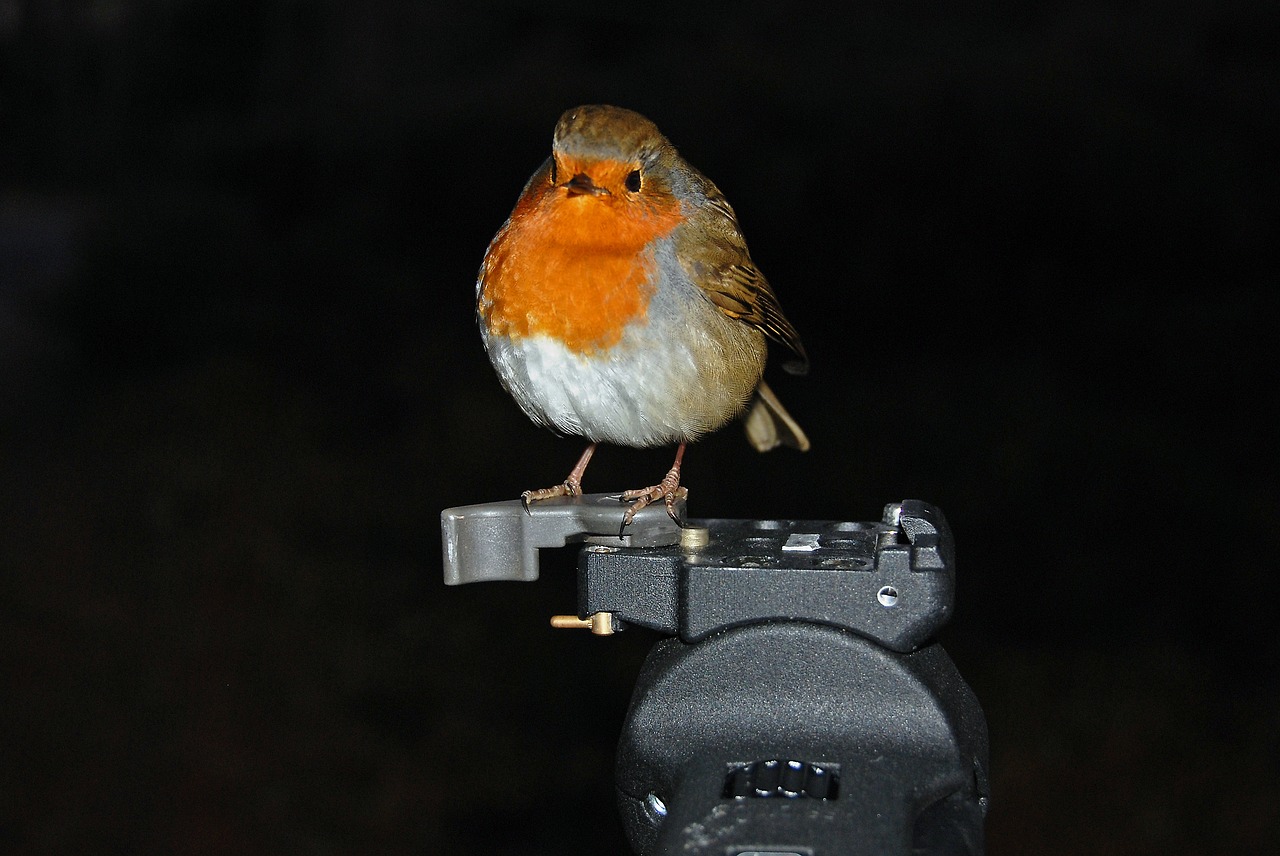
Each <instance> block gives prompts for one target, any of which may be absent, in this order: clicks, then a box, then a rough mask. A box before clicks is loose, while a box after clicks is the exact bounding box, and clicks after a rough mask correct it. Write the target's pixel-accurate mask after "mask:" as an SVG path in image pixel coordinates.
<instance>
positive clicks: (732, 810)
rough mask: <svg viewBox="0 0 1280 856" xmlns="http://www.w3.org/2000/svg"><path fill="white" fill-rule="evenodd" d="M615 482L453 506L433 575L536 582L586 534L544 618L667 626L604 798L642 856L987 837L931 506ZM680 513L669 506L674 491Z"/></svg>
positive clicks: (966, 843) (982, 744) (941, 532)
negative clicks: (543, 559)
mask: <svg viewBox="0 0 1280 856" xmlns="http://www.w3.org/2000/svg"><path fill="white" fill-rule="evenodd" d="M625 509H626V506H624V505H622V504H621V503H619V502H618V501H617V498H616V497H614V496H608V495H604V494H596V495H591V496H585V497H574V498H563V499H555V500H547V501H544V502H538V503H535V504H533V505H532V506H531V507H530V508H529V509H528V510H527V511H526V510H525V509H524V507H523V506H522V505H521V504H520V503H519V502H518V501H510V502H496V503H488V504H485V505H476V506H466V507H461V508H452V509H447V510H445V511H444V512H443V513H442V515H441V525H442V532H443V537H444V555H445V565H444V574H445V581H446V582H447V583H450V584H459V583H466V582H477V581H483V580H500V579H512V580H534V579H536V578H537V576H538V563H537V551H538V550H539V549H543V548H549V547H561V546H565V545H566V544H568V543H573V542H581V543H583V545H584V546H583V547H582V549H581V551H580V553H579V560H578V613H577V615H576V616H557V617H555V618H553V624H555V625H556V626H562V627H565V626H582V627H589V628H591V629H592V631H593V632H595V633H597V634H601V635H608V634H610V633H613V632H616V631H618V630H621V629H624V628H625V627H627V626H629V625H636V626H641V627H647V628H649V629H651V630H654V631H657V632H658V633H661V634H663V635H664V636H666V637H667V638H664V639H663V640H661V641H659V642H658V643H657V644H656V645H655V646H654V648H653V650H652V651H651V652H650V654H649V657H648V659H647V660H646V662H645V664H644V666H643V668H642V669H641V673H640V675H639V677H638V678H637V682H636V689H635V693H634V694H633V696H632V701H631V707H630V710H629V711H628V714H627V719H626V722H625V724H624V727H623V734H622V738H621V740H620V742H619V747H618V758H617V770H616V783H617V788H618V804H619V810H620V813H621V815H622V819H623V824H624V826H625V828H626V832H627V836H628V840H629V841H630V843H631V846H632V848H633V850H634V851H635V852H636V853H638V854H644V856H649V854H667V853H671V854H674V853H706V854H716V856H722V854H728V856H786V855H787V854H803V856H823V854H836V853H839V854H868V856H870V854H895V853H901V854H907V853H947V854H979V853H981V852H982V822H983V819H984V817H985V814H986V808H987V801H988V793H989V791H988V784H987V773H986V770H987V733H986V721H985V719H984V717H983V715H982V710H981V708H980V706H979V705H978V702H977V699H976V697H975V696H974V695H973V692H972V691H971V690H970V689H969V687H968V686H967V685H966V684H965V683H964V681H963V679H962V678H961V677H960V675H959V673H958V672H957V670H956V668H955V666H954V664H953V663H952V662H951V660H950V658H949V657H948V656H947V655H946V652H944V651H943V650H942V648H941V647H940V646H939V645H938V644H937V643H936V642H934V641H932V640H933V638H934V635H935V634H936V632H937V630H938V629H939V628H940V627H941V626H942V625H943V624H944V623H945V622H946V621H947V619H948V618H949V617H950V614H951V611H952V607H953V604H954V593H955V553H954V545H953V542H952V538H951V532H950V530H949V528H948V527H947V523H946V520H945V519H944V517H943V516H942V513H941V512H940V511H939V510H938V509H936V508H934V507H933V506H930V505H927V504H925V503H923V502H919V501H915V500H906V501H903V502H900V503H892V504H890V505H888V506H886V507H885V511H884V515H883V517H882V519H881V520H879V521H875V522H865V523H863V522H839V521H794V520H715V519H712V520H694V521H691V522H690V524H689V525H688V526H686V527H685V528H681V527H679V526H677V525H676V524H675V523H674V522H673V521H672V520H671V519H670V517H668V515H667V514H666V511H665V509H663V508H652V507H651V508H646V509H643V510H642V511H641V512H640V513H639V514H637V515H636V518H635V521H634V522H633V523H632V524H631V525H629V526H628V527H627V529H626V533H625V534H624V535H622V536H619V535H618V534H617V533H618V532H619V525H620V521H621V517H622V514H623V512H624V511H625ZM681 511H683V509H681Z"/></svg>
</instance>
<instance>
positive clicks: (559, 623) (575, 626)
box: [551, 612, 614, 636]
mask: <svg viewBox="0 0 1280 856" xmlns="http://www.w3.org/2000/svg"><path fill="white" fill-rule="evenodd" d="M551 626H552V627H554V628H556V629H557V630H579V629H582V630H590V631H591V632H592V633H594V634H596V635H597V636H611V635H612V634H613V632H614V626H613V613H612V612H594V613H592V614H591V615H589V616H587V617H586V618H579V617H578V616H576V615H553V616H551Z"/></svg>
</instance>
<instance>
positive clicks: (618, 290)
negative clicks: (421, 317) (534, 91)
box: [476, 104, 810, 532]
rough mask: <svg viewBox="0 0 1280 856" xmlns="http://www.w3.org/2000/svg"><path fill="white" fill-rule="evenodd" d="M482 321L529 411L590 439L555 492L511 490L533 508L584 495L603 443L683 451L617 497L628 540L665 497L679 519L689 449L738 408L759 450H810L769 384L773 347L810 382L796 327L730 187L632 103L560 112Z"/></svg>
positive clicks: (486, 296)
mask: <svg viewBox="0 0 1280 856" xmlns="http://www.w3.org/2000/svg"><path fill="white" fill-rule="evenodd" d="M476 320H477V323H478V325H479V328H480V332H481V337H482V339H483V342H484V347H485V351H486V352H487V354H488V356H489V359H490V361H491V362H492V363H493V367H494V369H495V370H496V372H497V375H498V378H499V380H500V381H501V383H502V385H503V387H504V388H505V389H506V390H507V392H508V393H510V394H511V396H512V397H513V398H514V399H515V400H516V403H517V404H518V405H519V406H520V408H521V409H522V410H523V411H524V413H525V414H526V415H527V416H528V417H529V418H530V419H532V420H533V421H534V422H535V423H537V424H539V425H541V426H544V427H547V428H550V429H552V430H553V431H555V432H557V433H560V434H566V435H574V436H579V437H582V438H585V439H586V440H587V441H588V442H589V445H588V446H587V448H586V450H585V451H584V452H583V453H582V456H581V458H580V459H579V460H578V463H577V464H576V465H575V466H574V468H573V469H572V470H571V471H570V473H569V475H568V476H567V477H566V478H565V480H564V481H563V482H562V483H560V484H558V485H555V486H553V487H549V488H542V489H538V490H528V491H525V492H524V493H523V494H522V495H521V501H522V502H523V503H524V507H525V509H526V511H527V510H528V509H529V505H530V503H533V502H539V501H542V500H545V499H549V498H552V497H558V496H579V495H581V493H582V479H583V475H584V473H585V472H586V468H587V464H588V463H589V462H590V460H591V457H592V455H593V454H594V453H595V451H596V447H597V445H599V444H601V443H606V444H611V445H620V446H629V447H639V448H645V447H654V446H671V445H675V446H676V447H677V449H676V455H675V462H674V463H673V464H672V467H671V469H670V470H669V471H668V472H667V474H666V475H665V476H664V477H663V478H662V479H661V481H659V482H658V483H657V484H655V485H652V486H650V487H644V488H639V489H635V490H627V491H624V492H622V493H621V494H620V495H619V498H620V499H621V500H622V501H624V502H628V503H630V506H629V508H628V509H627V511H626V512H625V514H624V515H623V520H622V527H621V528H620V532H621V531H623V530H625V528H626V526H627V525H629V524H630V523H631V521H632V520H633V519H634V517H635V515H636V513H637V512H638V511H640V510H641V509H642V508H645V507H646V506H648V505H649V504H651V503H654V502H658V501H662V502H663V503H664V504H665V506H666V510H667V513H668V514H669V515H670V516H671V518H672V519H673V520H675V521H676V523H678V524H680V525H684V524H683V521H681V519H680V517H679V515H678V511H677V508H676V505H675V504H676V501H677V500H681V499H684V498H686V497H687V496H688V489H687V488H686V487H684V486H683V485H682V484H681V469H682V465H683V460H684V454H685V448H686V446H687V445H688V444H689V443H692V442H694V441H695V440H698V439H699V438H701V437H702V436H704V435H705V434H707V433H708V432H711V431H715V430H717V429H719V428H721V427H723V426H724V425H725V424H726V423H728V422H729V421H731V420H732V419H734V418H735V417H737V416H739V415H743V416H744V424H745V428H746V431H747V437H748V440H749V441H750V442H751V444H752V445H753V446H754V447H755V448H756V449H757V450H759V451H762V452H763V451H768V450H769V449H772V448H774V447H776V446H778V445H787V446H790V447H793V448H795V449H798V450H800V451H806V450H808V448H809V445H810V444H809V439H808V437H807V436H806V435H805V433H804V431H803V430H802V429H801V428H800V426H799V425H798V424H797V423H796V421H795V419H793V418H792V417H791V415H790V414H789V413H788V412H787V411H786V409H785V408H784V407H783V406H782V404H781V402H779V401H778V398H777V396H776V395H775V394H774V393H773V391H772V389H770V388H769V386H768V385H767V384H766V383H765V382H764V381H763V373H764V368H765V362H766V357H767V352H768V345H767V343H768V342H772V343H775V344H776V345H779V346H781V347H782V348H784V349H785V350H786V352H787V358H786V359H785V361H784V362H783V368H784V369H785V370H786V371H788V372H790V373H792V374H805V373H806V372H807V371H808V369H809V358H808V356H807V354H806V353H805V349H804V346H803V344H801V341H800V336H799V334H798V333H797V332H796V330H795V328H794V327H793V326H792V324H791V322H790V321H788V320H787V318H786V316H785V315H783V313H782V308H781V306H780V305H779V303H778V299H777V297H776V295H775V294H774V292H773V289H772V288H771V287H770V286H769V283H768V281H767V280H766V279H765V278H764V275H763V274H761V273H760V270H759V269H758V268H757V267H756V265H755V264H754V263H753V262H752V260H751V256H750V254H749V253H748V251H747V244H746V241H745V239H744V238H743V235H742V231H741V229H740V228H739V225H738V218H737V215H736V214H735V213H734V210H733V208H732V207H731V206H730V205H729V203H728V201H727V200H726V199H725V197H724V194H723V193H721V192H720V189H719V188H718V187H716V185H715V184H714V183H712V181H711V180H710V179H708V178H706V177H705V176H703V175H702V174H701V173H700V172H698V171H697V170H696V169H694V168H693V167H692V166H691V165H690V164H689V163H688V162H687V161H685V160H684V158H683V157H681V155H680V154H679V153H678V152H677V150H676V148H675V147H674V146H673V145H672V144H671V142H670V141H669V140H668V139H667V138H666V137H665V136H663V134H662V133H661V132H660V131H659V130H658V127H657V126H656V125H655V124H654V123H653V122H652V121H650V120H649V119H647V118H645V117H644V116H642V115H641V114H639V113H637V112H635V111H633V110H629V109H626V108H623V107H615V106H611V105H605V104H589V105H583V106H580V107H576V108H573V109H570V110H567V111H565V112H564V114H563V115H562V116H561V117H560V119H559V121H558V122H557V123H556V126H555V131H554V133H553V135H552V145H551V156H550V157H549V158H547V159H546V160H545V161H544V162H543V164H542V166H541V167H540V168H539V169H538V170H537V171H536V172H535V173H534V174H533V176H532V177H531V178H530V179H529V181H528V183H527V184H526V185H525V187H524V190H523V191H522V193H521V194H520V197H519V200H518V201H517V202H516V205H515V208H514V209H513V210H512V212H511V214H510V216H509V217H508V218H507V220H506V222H505V223H504V224H503V225H502V227H501V228H500V229H499V230H498V232H497V234H496V235H495V236H494V238H493V240H492V241H491V242H490V243H489V246H488V249H487V250H486V252H485V255H484V260H483V262H482V263H481V266H480V272H479V274H478V276H477V279H476Z"/></svg>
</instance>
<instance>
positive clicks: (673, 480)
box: [618, 466, 689, 534]
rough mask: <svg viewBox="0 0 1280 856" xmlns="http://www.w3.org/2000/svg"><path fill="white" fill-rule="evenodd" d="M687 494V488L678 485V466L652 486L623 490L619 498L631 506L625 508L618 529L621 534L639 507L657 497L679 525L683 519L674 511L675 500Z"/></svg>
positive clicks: (682, 524)
mask: <svg viewBox="0 0 1280 856" xmlns="http://www.w3.org/2000/svg"><path fill="white" fill-rule="evenodd" d="M688 496H689V490H688V488H684V487H681V486H680V467H679V466H675V467H672V468H671V470H670V471H669V472H668V473H667V474H666V475H665V476H664V477H663V479H662V481H661V482H660V483H658V484H656V485H654V486H653V487H644V488H640V489H639V490H628V491H624V492H623V494H622V496H621V497H620V499H621V500H622V501H623V502H630V503H631V507H630V508H628V509H627V513H626V514H624V515H623V516H622V527H621V528H620V529H619V530H618V533H619V534H621V533H622V530H623V529H626V528H627V524H628V523H630V522H631V521H632V520H635V518H636V514H637V513H638V512H639V511H640V509H642V508H645V507H646V506H648V505H649V504H650V503H654V502H657V501H658V500H659V499H661V500H663V502H664V503H665V504H666V506H667V514H669V515H671V519H672V520H674V521H675V522H676V523H677V524H679V525H680V526H681V527H683V526H684V521H683V520H681V519H680V515H679V514H677V513H676V500H678V499H686V498H687V497H688Z"/></svg>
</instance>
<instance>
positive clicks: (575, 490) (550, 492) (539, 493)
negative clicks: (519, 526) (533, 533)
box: [520, 479, 582, 515]
mask: <svg viewBox="0 0 1280 856" xmlns="http://www.w3.org/2000/svg"><path fill="white" fill-rule="evenodd" d="M581 495H582V483H581V482H578V481H575V480H573V479H566V480H565V482H564V483H563V484H558V485H556V486H555V487H544V488H539V489H538V490H526V491H525V492H524V493H522V494H520V504H521V505H522V506H524V513H525V514H530V515H531V514H533V512H532V511H530V510H529V503H531V502H539V501H541V500H544V499H552V498H554V497H557V496H581Z"/></svg>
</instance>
